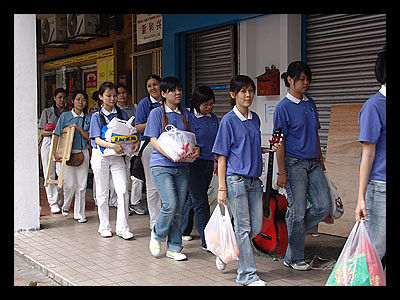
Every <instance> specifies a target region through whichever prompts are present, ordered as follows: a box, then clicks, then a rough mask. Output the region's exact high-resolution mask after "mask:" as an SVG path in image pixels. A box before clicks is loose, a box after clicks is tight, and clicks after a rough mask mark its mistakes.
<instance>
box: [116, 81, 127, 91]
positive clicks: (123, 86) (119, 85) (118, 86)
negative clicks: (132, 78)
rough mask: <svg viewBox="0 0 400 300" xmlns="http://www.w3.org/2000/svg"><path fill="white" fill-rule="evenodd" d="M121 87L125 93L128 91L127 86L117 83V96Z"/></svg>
mask: <svg viewBox="0 0 400 300" xmlns="http://www.w3.org/2000/svg"><path fill="white" fill-rule="evenodd" d="M120 87H122V88H124V89H125V91H128V88H127V87H126V85H125V84H123V83H120V82H119V83H117V85H116V86H115V89H116V90H117V94H118V89H119V88H120Z"/></svg>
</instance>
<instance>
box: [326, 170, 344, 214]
mask: <svg viewBox="0 0 400 300" xmlns="http://www.w3.org/2000/svg"><path fill="white" fill-rule="evenodd" d="M325 178H326V182H327V183H328V186H329V192H330V194H331V200H332V211H331V216H332V218H334V219H339V218H340V217H341V216H342V215H343V213H344V207H343V202H342V199H340V196H339V193H338V191H337V188H336V186H335V185H334V184H333V182H332V181H331V180H330V179H329V177H328V175H327V174H326V173H325Z"/></svg>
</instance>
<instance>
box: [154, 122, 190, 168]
mask: <svg viewBox="0 0 400 300" xmlns="http://www.w3.org/2000/svg"><path fill="white" fill-rule="evenodd" d="M165 129H166V131H164V132H163V133H161V135H160V136H159V137H158V139H157V144H158V145H159V146H160V148H161V149H162V150H163V151H164V152H165V153H166V154H167V155H168V156H169V157H170V158H171V159H172V160H173V161H174V162H178V161H179V162H194V161H195V158H187V157H188V156H189V155H190V154H192V152H193V151H194V148H195V147H196V144H197V140H196V135H195V134H194V133H193V132H190V131H185V130H180V129H178V128H176V127H175V126H173V125H167V126H166V128H165Z"/></svg>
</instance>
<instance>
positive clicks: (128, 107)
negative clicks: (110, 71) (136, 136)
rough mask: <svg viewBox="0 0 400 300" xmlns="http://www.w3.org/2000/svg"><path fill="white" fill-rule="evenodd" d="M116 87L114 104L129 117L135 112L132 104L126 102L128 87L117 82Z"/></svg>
mask: <svg viewBox="0 0 400 300" xmlns="http://www.w3.org/2000/svg"><path fill="white" fill-rule="evenodd" d="M116 88H117V94H118V97H117V103H116V105H117V106H118V107H119V108H120V109H122V110H124V111H125V112H126V114H127V115H128V119H129V118H130V117H132V116H134V115H135V114H136V107H135V105H134V104H132V103H130V102H128V89H127V87H126V86H125V85H124V84H122V83H118V84H117V85H116Z"/></svg>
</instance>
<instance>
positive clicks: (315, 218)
mask: <svg viewBox="0 0 400 300" xmlns="http://www.w3.org/2000/svg"><path fill="white" fill-rule="evenodd" d="M281 77H282V78H283V79H284V80H285V85H286V87H289V88H290V89H289V92H288V93H287V95H286V97H285V98H283V99H282V101H281V102H279V103H278V105H277V106H276V108H275V111H274V130H276V129H277V128H279V127H282V133H283V139H284V142H283V146H282V147H280V149H279V150H278V151H277V155H276V158H277V163H278V178H277V185H278V186H280V187H286V192H287V200H288V208H289V214H288V216H287V217H286V225H287V230H288V246H287V250H286V253H285V258H284V265H285V266H288V267H291V268H293V269H295V270H300V271H306V270H309V269H310V268H311V266H310V265H309V264H307V263H306V262H305V261H304V241H305V233H306V231H307V230H309V229H311V228H313V227H314V226H316V225H317V224H318V223H319V222H321V221H322V220H323V219H324V218H325V217H327V216H328V214H329V213H330V211H331V206H332V204H331V198H330V194H329V187H328V184H327V182H326V179H325V174H324V171H323V170H324V169H325V167H324V164H323V160H322V153H321V148H320V144H319V136H318V129H319V128H320V124H319V121H318V114H317V108H316V106H315V103H314V101H313V100H312V99H311V98H310V97H307V96H305V95H304V93H305V92H307V89H308V87H309V85H310V82H311V70H310V68H309V67H308V65H307V64H306V63H304V62H302V61H295V62H292V63H290V64H289V66H288V70H287V72H284V73H283V74H282V76H281ZM307 195H310V197H311V201H312V203H313V205H312V207H311V208H309V209H306V207H307Z"/></svg>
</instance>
